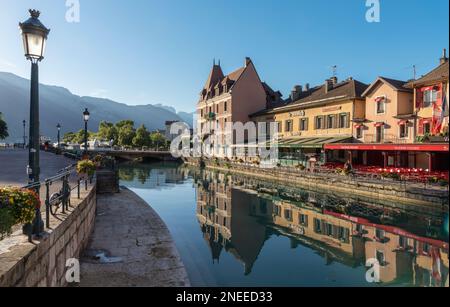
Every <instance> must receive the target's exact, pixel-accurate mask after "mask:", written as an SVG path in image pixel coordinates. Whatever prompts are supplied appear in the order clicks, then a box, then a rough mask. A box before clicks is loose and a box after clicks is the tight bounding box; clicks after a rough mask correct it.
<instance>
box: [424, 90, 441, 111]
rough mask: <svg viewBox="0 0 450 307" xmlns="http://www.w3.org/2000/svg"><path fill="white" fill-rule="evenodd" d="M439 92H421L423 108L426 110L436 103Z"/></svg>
mask: <svg viewBox="0 0 450 307" xmlns="http://www.w3.org/2000/svg"><path fill="white" fill-rule="evenodd" d="M438 94H439V91H438V90H437V89H435V88H433V89H429V90H426V91H424V92H423V107H424V108H427V107H429V106H431V105H432V104H433V103H436V101H437V99H438Z"/></svg>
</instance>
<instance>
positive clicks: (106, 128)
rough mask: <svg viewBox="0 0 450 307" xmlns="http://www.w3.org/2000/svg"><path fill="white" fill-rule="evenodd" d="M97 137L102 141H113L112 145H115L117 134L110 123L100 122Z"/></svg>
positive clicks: (114, 127)
mask: <svg viewBox="0 0 450 307" xmlns="http://www.w3.org/2000/svg"><path fill="white" fill-rule="evenodd" d="M97 136H98V137H99V138H100V139H102V140H103V141H108V142H109V141H111V140H113V145H115V144H117V141H118V138H119V133H118V129H117V127H116V126H115V125H114V124H113V123H110V122H105V121H102V122H101V123H100V125H99V126H98V133H97Z"/></svg>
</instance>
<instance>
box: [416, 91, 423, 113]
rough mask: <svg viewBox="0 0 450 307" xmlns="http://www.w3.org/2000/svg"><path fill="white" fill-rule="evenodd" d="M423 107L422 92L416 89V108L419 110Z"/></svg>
mask: <svg viewBox="0 0 450 307" xmlns="http://www.w3.org/2000/svg"><path fill="white" fill-rule="evenodd" d="M422 105H423V92H422V91H421V90H420V89H418V88H417V89H416V108H417V109H420V108H422Z"/></svg>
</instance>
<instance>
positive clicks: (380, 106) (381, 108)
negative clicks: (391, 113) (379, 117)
mask: <svg viewBox="0 0 450 307" xmlns="http://www.w3.org/2000/svg"><path fill="white" fill-rule="evenodd" d="M376 104H377V114H384V112H386V102H385V100H384V99H382V100H379V101H377V102H376Z"/></svg>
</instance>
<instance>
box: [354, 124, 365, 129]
mask: <svg viewBox="0 0 450 307" xmlns="http://www.w3.org/2000/svg"><path fill="white" fill-rule="evenodd" d="M361 127H364V125H363V124H356V125H355V129H358V128H361Z"/></svg>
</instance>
